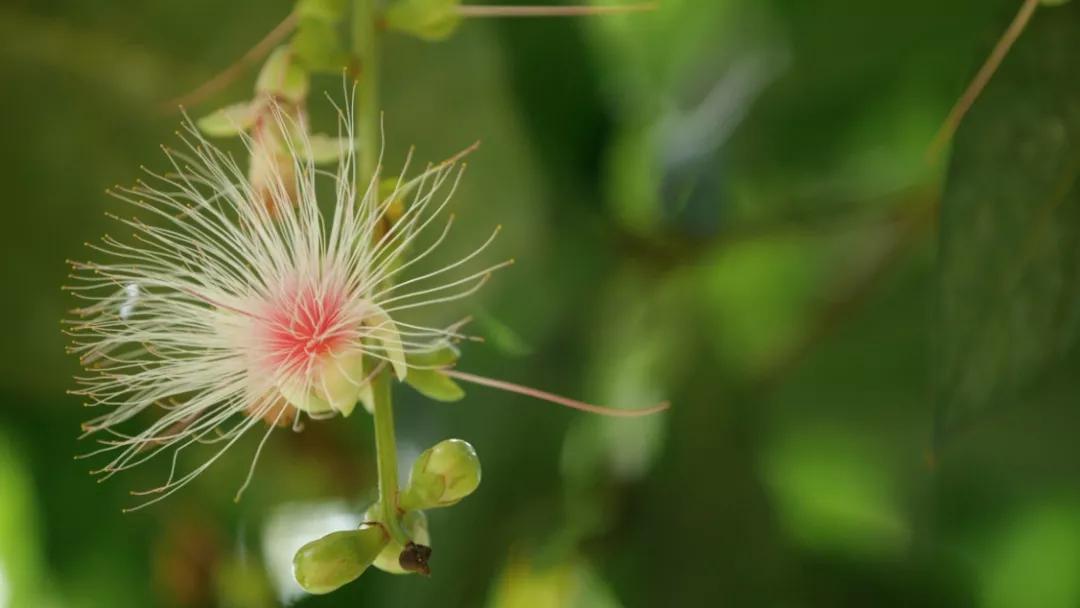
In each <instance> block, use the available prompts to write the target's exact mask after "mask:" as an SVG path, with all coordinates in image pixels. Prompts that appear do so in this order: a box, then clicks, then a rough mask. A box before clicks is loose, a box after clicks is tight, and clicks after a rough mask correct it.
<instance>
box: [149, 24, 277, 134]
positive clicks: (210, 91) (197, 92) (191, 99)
mask: <svg viewBox="0 0 1080 608" xmlns="http://www.w3.org/2000/svg"><path fill="white" fill-rule="evenodd" d="M295 28H296V13H289V15H288V16H287V17H285V19H283V20H282V21H281V23H279V24H277V25H276V26H275V27H274V29H272V30H270V32H269V33H268V34H266V36H263V38H262V40H260V41H258V42H257V43H255V46H253V47H251V48H250V49H248V51H247V52H246V53H244V54H243V55H242V56H241V57H240V58H239V59H237V60H236V61H234V62H233V63H232V64H231V65H229V67H227V68H225V69H224V70H222V71H220V72H218V73H217V74H216V75H215V76H214V77H213V78H211V79H210V80H207V81H206V82H204V83H202V84H201V85H199V86H198V87H196V88H195V89H194V90H192V91H190V92H188V93H185V94H184V95H180V96H178V97H174V98H172V99H170V100H168V101H166V102H164V103H162V104H161V107H162V110H164V111H166V112H170V111H172V110H174V109H176V108H177V107H185V106H194V105H198V104H200V103H202V102H203V101H206V100H207V99H208V98H209V97H211V96H212V95H214V94H215V93H217V92H218V91H220V90H222V89H224V88H225V87H227V86H229V85H230V84H231V83H232V82H233V81H234V80H236V78H237V77H239V76H240V74H242V73H243V72H244V70H245V69H247V68H248V67H249V66H250V65H251V64H253V63H255V62H256V61H258V60H259V59H262V58H263V57H265V56H266V55H267V54H269V53H270V51H272V50H273V49H274V47H275V46H277V45H278V43H279V42H281V41H282V40H284V39H285V37H286V36H288V35H289V34H290V33H292V31H293V29H295Z"/></svg>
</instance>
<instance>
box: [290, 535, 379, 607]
mask: <svg viewBox="0 0 1080 608" xmlns="http://www.w3.org/2000/svg"><path fill="white" fill-rule="evenodd" d="M388 542H389V536H388V535H387V533H386V530H384V529H383V527H382V526H363V527H360V528H358V529H356V530H341V531H338V532H331V533H330V534H327V535H326V536H324V537H322V538H320V539H318V540H313V541H311V542H310V543H308V544H306V545H304V546H303V547H300V550H299V551H297V552H296V555H295V556H294V557H293V576H294V577H296V582H297V583H300V586H301V587H302V588H303V589H304V591H307V592H308V593H315V594H322V593H330V592H331V591H333V590H335V589H337V588H338V587H341V586H342V585H344V584H346V583H349V582H352V581H354V580H356V578H357V577H359V576H360V575H361V574H363V573H364V570H367V567H368V566H370V565H371V563H372V562H373V561H374V560H375V557H376V556H377V555H379V552H380V551H382V550H383V548H385V547H386V546H387V543H388Z"/></svg>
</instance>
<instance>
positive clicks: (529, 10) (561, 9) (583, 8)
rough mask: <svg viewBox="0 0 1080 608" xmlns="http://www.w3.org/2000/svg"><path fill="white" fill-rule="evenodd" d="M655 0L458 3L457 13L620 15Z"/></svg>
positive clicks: (652, 4)
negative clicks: (598, 3) (558, 3)
mask: <svg viewBox="0 0 1080 608" xmlns="http://www.w3.org/2000/svg"><path fill="white" fill-rule="evenodd" d="M659 7H660V5H659V4H658V3H657V2H641V3H638V4H623V5H611V6H590V5H580V6H535V5H534V6H492V5H478V4H473V5H468V4H466V5H460V6H458V7H457V13H458V15H460V16H462V17H466V18H472V17H585V16H590V15H620V14H624V13H639V12H645V11H654V10H656V9H657V8H659Z"/></svg>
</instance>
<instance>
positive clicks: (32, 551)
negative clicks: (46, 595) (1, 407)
mask: <svg viewBox="0 0 1080 608" xmlns="http://www.w3.org/2000/svg"><path fill="white" fill-rule="evenodd" d="M14 447H15V446H14V445H13V444H12V443H11V440H10V439H9V438H8V437H6V436H4V434H3V433H2V432H0V606H12V607H14V606H38V605H41V604H42V603H43V602H44V599H43V598H42V597H41V591H42V590H43V583H44V580H43V578H44V572H43V570H44V568H43V566H44V564H43V563H42V556H41V547H40V546H39V539H38V537H37V517H36V515H35V514H36V512H37V505H36V504H35V500H34V495H33V486H32V484H31V480H30V476H29V474H28V471H27V470H26V469H25V468H24V466H23V462H22V459H21V458H20V457H19V454H18V452H16V451H15V449H14Z"/></svg>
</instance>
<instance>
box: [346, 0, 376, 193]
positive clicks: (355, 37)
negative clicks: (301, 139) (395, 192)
mask: <svg viewBox="0 0 1080 608" xmlns="http://www.w3.org/2000/svg"><path fill="white" fill-rule="evenodd" d="M376 1H377V0H353V27H352V30H353V31H352V46H353V54H354V55H355V58H356V61H357V63H358V64H359V66H360V70H359V75H358V77H357V99H356V137H357V140H358V141H357V149H358V151H357V153H358V155H359V161H358V163H357V169H358V171H357V176H356V180H357V183H356V186H357V188H356V189H357V192H358V193H359V194H363V192H364V191H365V190H366V189H367V187H368V186H369V185H370V184H371V180H372V179H373V178H374V177H375V170H376V167H377V164H378V158H379V147H380V146H379V130H380V129H379V40H378V34H379V33H378V30H377V28H376V27H375V19H376V16H377V15H376V11H375V3H376Z"/></svg>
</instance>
